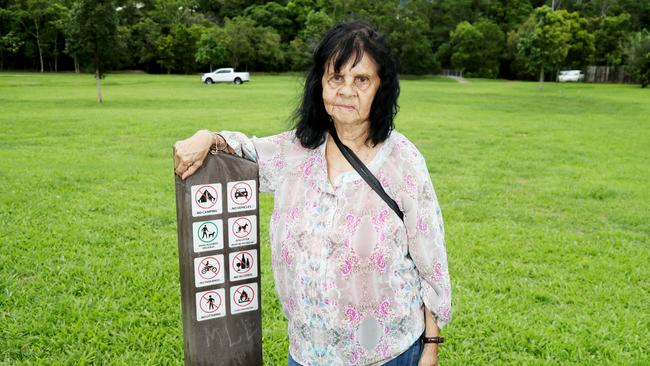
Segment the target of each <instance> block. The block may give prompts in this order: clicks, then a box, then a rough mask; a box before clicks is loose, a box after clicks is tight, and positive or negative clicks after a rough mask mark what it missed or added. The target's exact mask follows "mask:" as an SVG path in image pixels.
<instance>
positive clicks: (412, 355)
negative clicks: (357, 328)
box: [288, 339, 422, 366]
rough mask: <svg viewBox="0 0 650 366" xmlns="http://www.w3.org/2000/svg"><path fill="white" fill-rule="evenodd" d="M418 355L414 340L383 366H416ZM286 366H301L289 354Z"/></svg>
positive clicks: (420, 345) (420, 347)
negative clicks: (402, 351) (407, 347)
mask: <svg viewBox="0 0 650 366" xmlns="http://www.w3.org/2000/svg"><path fill="white" fill-rule="evenodd" d="M420 353H422V344H421V343H420V340H419V339H418V340H416V341H415V343H413V345H411V347H409V349H407V350H406V351H404V353H402V354H401V355H399V356H397V358H394V359H392V360H390V361H388V362H387V363H385V364H384V366H418V362H419V361H420ZM288 366H302V365H300V364H299V363H298V362H296V361H295V360H294V359H293V357H291V353H289V363H288Z"/></svg>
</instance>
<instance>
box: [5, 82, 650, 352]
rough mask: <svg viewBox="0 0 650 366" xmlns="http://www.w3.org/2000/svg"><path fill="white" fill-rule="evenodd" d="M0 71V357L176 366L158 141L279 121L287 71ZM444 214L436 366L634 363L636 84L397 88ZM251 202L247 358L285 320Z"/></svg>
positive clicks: (639, 103)
mask: <svg viewBox="0 0 650 366" xmlns="http://www.w3.org/2000/svg"><path fill="white" fill-rule="evenodd" d="M104 85H105V86H104V90H103V91H104V96H105V103H104V104H98V103H97V102H96V101H95V97H96V96H95V90H94V80H93V79H92V77H91V76H89V75H74V74H60V75H52V74H46V75H40V74H18V73H0V127H1V130H0V131H1V132H0V187H1V189H0V223H1V230H0V363H1V364H7V365H9V364H11V365H16V364H18V365H21V364H42V365H50V364H124V365H168V364H181V363H182V360H183V357H182V355H183V348H182V347H183V340H182V324H181V312H180V290H179V283H178V259H177V241H176V214H175V200H174V197H175V196H174V180H173V173H172V159H171V158H172V144H173V143H174V141H175V140H177V139H181V138H184V137H187V136H188V135H190V134H192V133H193V132H194V131H196V130H197V129H200V128H209V129H212V130H219V129H229V130H239V131H243V132H245V133H247V134H249V135H258V136H261V135H267V134H272V133H276V132H279V131H282V130H284V129H286V128H288V127H289V124H288V122H287V117H288V115H289V114H290V112H291V110H292V108H293V107H294V105H295V103H296V101H297V98H298V93H299V91H300V78H299V76H286V75H284V76H282V75H281V76H271V75H265V76H259V75H255V74H253V81H252V82H251V83H249V84H246V85H243V86H234V85H212V86H206V85H202V84H201V83H199V80H198V76H153V75H140V74H136V75H128V74H116V75H109V76H108V77H107V79H106V80H105V84H104ZM402 89H403V90H402V96H401V99H400V101H401V112H400V114H399V117H398V123H397V124H398V129H399V130H400V131H401V132H402V133H404V134H405V135H406V136H408V137H409V138H410V139H411V140H412V141H414V142H415V144H416V145H417V146H418V147H419V148H420V150H421V151H422V152H423V154H424V155H425V157H426V158H427V163H428V166H429V169H430V173H431V176H432V178H433V182H434V185H435V186H436V189H437V192H438V197H439V200H440V202H441V205H442V209H443V214H444V216H445V223H446V233H447V250H448V255H449V265H450V271H451V278H452V286H453V295H454V300H453V301H454V318H455V319H454V321H452V323H450V324H449V325H448V326H447V327H446V328H445V329H444V331H443V333H444V335H445V336H446V337H448V342H447V343H445V344H444V345H443V346H442V348H441V360H442V362H441V363H442V364H443V365H502V364H512V365H524V364H525V365H530V364H532V365H549V364H551V365H552V364H562V365H564V364H585V365H593V364H617V365H630V364H637V365H642V364H643V365H647V364H650V346H649V344H650V342H648V339H649V338H650V305H649V304H650V280H649V278H650V263H649V262H650V248H649V243H650V240H649V237H650V224H649V223H650V189H649V182H650V90H643V89H640V88H639V87H638V86H636V85H592V84H555V83H547V84H546V86H545V90H544V91H543V92H540V91H539V90H538V87H537V84H535V83H526V82H505V81H485V80H473V82H472V83H470V84H457V83H452V82H447V81H445V80H442V79H437V78H424V79H409V80H404V81H403V82H402ZM272 205H273V203H272V198H271V197H270V196H268V195H266V196H263V197H262V216H263V217H262V219H261V222H262V240H263V251H262V257H263V259H264V263H263V266H262V276H263V286H264V294H263V296H264V301H263V304H262V306H263V323H264V330H263V335H264V360H265V365H283V364H286V353H287V340H286V322H285V320H284V318H283V315H282V312H281V310H280V306H279V303H278V300H277V297H276V296H275V290H274V289H273V279H272V273H271V269H270V253H269V246H268V244H267V243H268V221H269V215H270V211H271V208H272Z"/></svg>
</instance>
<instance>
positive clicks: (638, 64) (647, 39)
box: [625, 29, 650, 88]
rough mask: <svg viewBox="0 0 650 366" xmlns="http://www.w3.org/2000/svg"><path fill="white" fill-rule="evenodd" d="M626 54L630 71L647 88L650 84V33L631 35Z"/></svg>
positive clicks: (644, 31) (645, 31) (642, 32)
mask: <svg viewBox="0 0 650 366" xmlns="http://www.w3.org/2000/svg"><path fill="white" fill-rule="evenodd" d="M625 53H626V55H627V60H628V62H627V64H628V67H629V68H630V71H631V72H632V74H633V75H634V77H635V78H636V79H637V81H638V82H639V83H641V87H642V88H645V87H646V86H648V84H650V32H648V31H647V30H645V29H644V30H643V31H641V32H637V33H633V34H632V35H630V37H629V39H628V41H627V47H626V48H625Z"/></svg>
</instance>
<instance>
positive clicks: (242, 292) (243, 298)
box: [234, 285, 255, 307]
mask: <svg viewBox="0 0 650 366" xmlns="http://www.w3.org/2000/svg"><path fill="white" fill-rule="evenodd" d="M253 298H255V292H253V288H252V287H250V286H246V285H243V286H239V287H238V288H237V289H236V290H235V296H234V300H235V305H237V306H239V307H244V306H248V305H250V304H251V303H252V302H253Z"/></svg>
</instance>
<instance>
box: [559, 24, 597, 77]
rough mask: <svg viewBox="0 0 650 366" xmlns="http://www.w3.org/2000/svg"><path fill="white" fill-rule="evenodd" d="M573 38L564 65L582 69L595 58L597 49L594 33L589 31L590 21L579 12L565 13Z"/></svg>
mask: <svg viewBox="0 0 650 366" xmlns="http://www.w3.org/2000/svg"><path fill="white" fill-rule="evenodd" d="M565 19H566V21H567V24H568V26H569V33H570V35H571V40H570V41H569V50H568V52H567V57H566V59H565V60H564V64H563V66H566V67H570V68H572V69H582V68H584V67H585V66H586V65H587V64H588V63H589V60H591V59H592V58H593V54H594V51H595V47H594V40H595V37H594V35H593V34H592V33H591V32H590V31H589V21H588V20H587V18H584V17H581V16H580V14H579V13H577V12H571V13H566V14H565Z"/></svg>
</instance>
